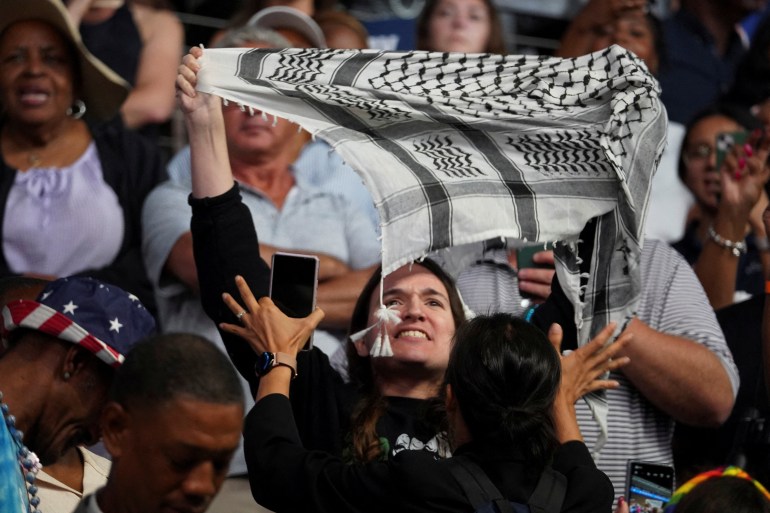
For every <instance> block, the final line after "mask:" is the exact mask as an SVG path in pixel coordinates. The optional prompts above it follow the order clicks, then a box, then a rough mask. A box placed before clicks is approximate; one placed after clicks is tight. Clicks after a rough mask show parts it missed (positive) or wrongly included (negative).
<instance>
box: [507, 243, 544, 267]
mask: <svg viewBox="0 0 770 513" xmlns="http://www.w3.org/2000/svg"><path fill="white" fill-rule="evenodd" d="M551 249H553V243H551V242H548V243H547V244H545V245H544V244H535V245H534V246H524V247H521V248H519V249H517V250H516V265H517V267H518V268H519V269H526V268H528V267H550V266H548V265H543V264H536V263H535V262H534V260H532V257H534V256H535V253H539V252H541V251H549V250H551Z"/></svg>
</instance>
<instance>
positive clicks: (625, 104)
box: [197, 46, 667, 419]
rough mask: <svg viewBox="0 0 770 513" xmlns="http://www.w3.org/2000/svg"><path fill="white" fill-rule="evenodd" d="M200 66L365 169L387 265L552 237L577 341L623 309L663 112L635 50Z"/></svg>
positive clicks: (339, 54) (232, 96) (634, 278)
mask: <svg viewBox="0 0 770 513" xmlns="http://www.w3.org/2000/svg"><path fill="white" fill-rule="evenodd" d="M201 64H202V68H201V71H200V73H199V75H198V86H197V87H198V89H199V90H200V91H203V92H207V93H213V94H216V95H218V96H221V97H223V98H225V99H226V100H230V101H235V102H238V103H240V104H243V105H248V106H249V107H253V108H256V109H259V110H262V111H264V112H267V113H269V114H271V115H276V116H280V117H283V118H287V119H289V120H291V121H293V122H296V123H298V124H300V125H301V126H302V127H303V128H304V129H306V130H308V131H310V132H311V133H312V134H314V135H316V136H318V137H321V138H323V139H324V140H326V141H327V142H329V144H331V145H332V147H333V148H334V149H335V150H336V151H337V152H338V153H340V154H341V155H342V156H343V158H344V159H345V160H346V162H347V163H348V164H349V165H351V167H353V169H355V170H356V171H357V172H358V173H359V174H361V175H362V177H363V178H364V181H365V183H366V185H367V187H368V188H369V190H370V191H371V193H372V196H373V198H374V201H375V205H376V206H377V208H378V211H379V213H380V220H381V228H382V261H383V272H384V273H385V274H387V273H389V272H392V271H393V270H395V269H396V268H398V267H399V266H401V265H403V264H405V263H407V262H410V261H412V260H415V259H419V258H421V257H423V256H425V255H427V254H428V253H429V252H431V251H434V250H437V249H440V248H444V247H449V246H453V245H457V244H464V243H471V242H478V241H483V240H486V239H490V238H493V237H498V236H504V237H509V238H519V239H524V240H530V241H532V240H537V241H563V242H564V243H562V244H557V245H556V248H555V254H556V258H557V262H556V269H557V273H558V275H559V280H560V282H561V283H562V286H563V287H564V289H565V293H566V294H567V297H568V298H569V299H570V301H571V302H572V304H573V305H574V306H575V322H576V324H577V326H578V330H579V339H580V343H581V344H583V343H586V342H587V341H588V340H589V339H590V338H591V335H592V334H593V333H594V332H595V331H598V329H600V328H602V327H603V326H605V325H606V324H607V322H609V321H611V320H615V321H618V324H619V325H621V326H622V325H623V321H624V319H626V318H628V317H629V316H630V315H631V314H632V313H633V311H634V309H635V305H636V301H637V300H638V297H639V291H640V286H639V264H638V259H639V255H640V252H641V240H642V235H643V230H644V219H645V214H646V210H647V198H648V194H649V189H650V181H651V178H652V174H653V170H654V169H655V167H656V166H657V163H658V161H659V160H660V156H661V153H662V150H663V147H664V145H665V135H666V123H667V122H666V113H665V109H664V108H663V106H662V104H661V103H660V101H659V99H658V94H659V88H658V84H657V82H656V81H655V79H654V78H652V76H651V75H650V74H649V73H648V71H647V69H646V67H645V66H644V64H643V63H642V62H641V61H640V60H639V59H638V58H636V57H635V56H634V55H633V54H631V53H629V52H627V51H626V50H624V49H622V48H620V47H618V46H613V47H611V48H608V49H606V50H603V51H600V52H596V53H593V54H590V55H587V56H583V57H579V58H575V59H558V58H550V57H536V56H507V57H503V56H499V55H490V54H476V55H465V54H451V53H443V54H442V53H426V52H409V53H397V52H377V51H349V50H348V51H341V50H317V49H285V50H279V51H275V50H247V49H217V50H206V51H205V52H204V55H203V57H202V61H201ZM581 242H582V244H581ZM584 261H586V263H584ZM588 262H590V264H589V265H586V264H587V263H588ZM581 264H583V267H584V269H586V270H584V271H583V272H582V273H581V269H580V266H581ZM593 405H594V407H596V408H598V410H597V412H596V416H597V418H598V419H603V418H605V417H606V403H603V402H602V401H594V402H593Z"/></svg>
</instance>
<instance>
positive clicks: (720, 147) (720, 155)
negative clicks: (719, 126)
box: [716, 130, 749, 171]
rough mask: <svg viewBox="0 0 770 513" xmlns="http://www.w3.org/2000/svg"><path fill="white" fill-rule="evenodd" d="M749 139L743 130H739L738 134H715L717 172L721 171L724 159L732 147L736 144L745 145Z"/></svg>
mask: <svg viewBox="0 0 770 513" xmlns="http://www.w3.org/2000/svg"><path fill="white" fill-rule="evenodd" d="M748 138H749V133H748V132H746V131H745V130H741V131H738V132H722V133H720V134H717V143H716V149H717V150H716V151H717V171H719V170H720V169H722V164H723V163H724V161H725V157H726V156H727V154H728V153H730V150H731V149H732V147H733V146H735V145H736V144H740V145H743V144H745V143H746V140H748Z"/></svg>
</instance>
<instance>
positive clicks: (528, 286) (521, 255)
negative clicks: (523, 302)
mask: <svg viewBox="0 0 770 513" xmlns="http://www.w3.org/2000/svg"><path fill="white" fill-rule="evenodd" d="M552 250H553V244H551V243H548V244H546V245H543V244H535V245H533V246H524V247H522V248H519V249H517V250H516V266H515V267H516V269H517V271H518V277H519V291H520V292H521V296H522V298H525V299H531V300H534V301H535V302H543V301H545V300H546V299H548V296H549V295H550V294H551V281H552V280H553V275H554V274H555V272H556V270H555V269H556V268H555V266H554V263H553V253H551V254H547V253H544V254H545V255H546V256H549V257H550V258H551V260H550V262H548V263H540V262H535V258H534V257H535V254H537V253H541V252H546V251H552ZM541 262H542V258H541Z"/></svg>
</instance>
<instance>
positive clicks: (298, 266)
mask: <svg viewBox="0 0 770 513" xmlns="http://www.w3.org/2000/svg"><path fill="white" fill-rule="evenodd" d="M317 288H318V258H317V257H314V256H308V255H295V254H291V253H276V254H274V255H273V265H272V268H271V269H270V298H271V299H272V300H273V302H274V303H275V304H276V306H277V307H278V308H280V309H281V311H282V312H283V313H285V314H286V315H287V316H289V317H307V316H308V315H310V314H311V313H312V312H313V310H314V309H315V302H316V290H317ZM311 347H312V337H311V338H310V340H309V341H308V343H307V344H306V345H305V347H303V349H310V348H311Z"/></svg>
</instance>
